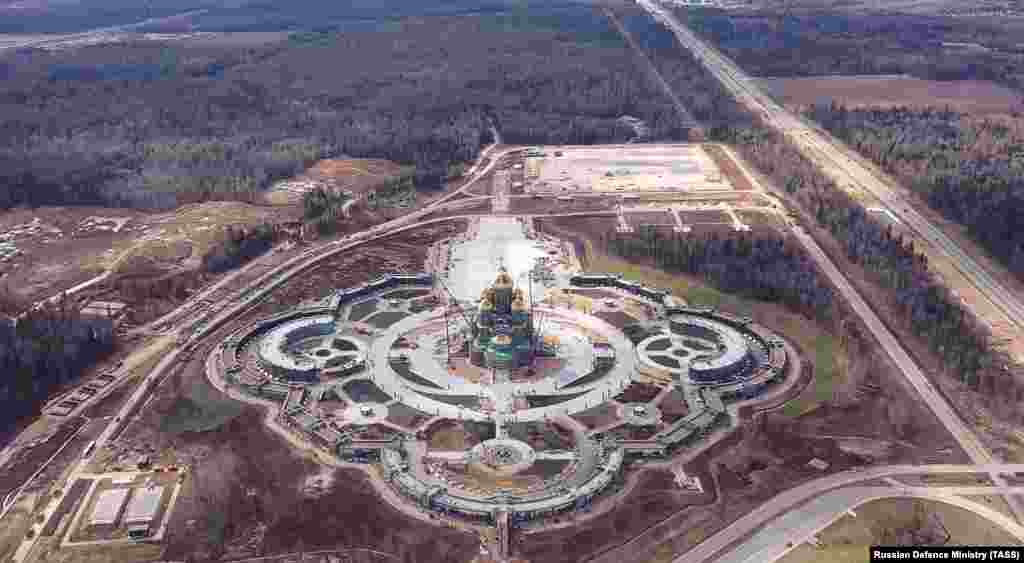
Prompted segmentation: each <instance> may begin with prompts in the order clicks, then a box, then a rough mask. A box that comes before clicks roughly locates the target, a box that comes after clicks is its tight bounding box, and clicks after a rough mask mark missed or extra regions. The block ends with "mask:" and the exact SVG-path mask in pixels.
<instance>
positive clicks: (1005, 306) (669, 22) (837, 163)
mask: <svg viewBox="0 0 1024 563" xmlns="http://www.w3.org/2000/svg"><path fill="white" fill-rule="evenodd" d="M638 4H639V5H640V6H641V7H643V8H644V9H645V10H647V11H648V12H650V13H651V14H652V15H653V16H654V17H655V19H657V20H658V21H660V22H662V23H663V24H665V25H666V26H667V27H668V28H669V29H670V30H671V31H672V32H673V33H674V34H675V36H676V37H677V38H678V39H679V41H680V43H682V45H683V46H684V47H686V48H687V49H689V50H690V51H691V52H693V54H694V55H695V56H696V57H697V58H698V59H699V60H700V61H701V62H703V63H704V64H705V66H706V67H707V68H708V70H709V71H711V72H712V73H713V74H714V75H715V77H716V78H718V79H719V81H721V83H722V84H723V86H725V88H726V89H728V90H729V91H730V92H732V93H733V94H734V95H735V97H736V98H737V100H739V102H740V103H742V104H744V105H746V106H747V107H748V108H749V109H751V110H752V111H753V112H754V113H756V114H758V115H760V116H762V117H763V118H764V119H765V120H766V122H767V123H768V124H769V125H770V126H772V127H774V128H776V129H778V130H779V131H780V132H781V133H782V134H784V135H786V136H787V137H789V138H790V139H791V140H792V141H793V142H794V144H795V145H796V146H797V147H798V148H799V149H800V150H801V151H802V152H803V154H804V155H805V156H806V157H808V158H809V159H811V160H812V161H815V162H817V163H818V164H819V165H820V168H821V170H822V171H823V172H825V173H826V174H827V175H828V176H830V177H831V178H832V179H833V180H834V181H835V182H836V183H837V184H838V185H839V186H843V187H845V188H847V189H849V188H853V189H854V190H858V189H859V190H862V191H863V192H864V193H867V194H871V195H872V196H874V198H876V199H877V200H878V201H879V202H881V204H882V205H884V206H885V207H886V208H887V209H888V211H889V212H890V213H892V215H894V216H896V217H897V218H898V219H899V221H900V222H902V223H903V224H904V225H906V226H907V227H909V228H910V229H912V230H913V231H914V232H916V233H917V234H918V235H919V237H920V238H921V239H922V240H923V241H926V244H921V245H919V246H921V247H923V248H921V250H924V251H925V252H926V253H927V254H929V255H930V256H929V257H930V258H931V257H933V256H934V257H936V258H939V260H932V262H933V263H940V261H941V259H942V258H945V259H946V260H945V261H946V262H948V263H949V264H950V265H951V267H950V268H949V271H945V272H941V273H942V275H943V277H945V278H946V282H947V284H949V285H950V286H951V289H956V288H957V287H958V286H959V287H963V288H969V289H974V290H976V293H975V292H973V291H971V292H967V293H966V294H965V295H962V297H963V299H964V300H965V304H966V306H967V307H968V308H970V309H971V310H972V311H973V312H974V313H975V315H976V316H977V317H978V318H979V319H981V320H982V321H983V322H986V323H987V324H988V325H989V326H990V327H992V328H996V329H1003V330H1005V329H1007V328H1010V329H1011V330H1013V331H1019V330H1021V329H1024V302H1022V300H1021V298H1020V297H1019V296H1017V295H1015V294H1014V293H1013V292H1012V291H1010V290H1009V289H1007V288H1006V287H1005V286H1003V285H1002V284H1001V283H1000V282H999V281H998V280H996V279H995V278H994V277H993V276H992V275H991V274H990V273H989V272H988V271H986V270H985V268H984V267H982V266H981V265H980V264H979V263H978V262H977V261H976V260H974V259H973V258H972V257H971V256H970V255H969V254H968V253H967V252H965V251H964V250H963V249H962V248H960V246H959V245H957V243H956V242H955V241H953V240H952V239H950V238H949V237H948V236H946V234H945V233H943V232H942V230H941V229H939V228H937V227H935V225H933V224H932V223H931V222H930V221H929V220H928V219H927V218H925V217H924V216H922V215H921V214H920V213H918V212H916V211H915V210H914V208H913V205H921V203H919V202H916V201H915V202H910V201H908V199H907V198H904V197H903V196H902V195H901V194H900V193H897V192H896V191H894V190H893V189H892V188H891V187H890V184H889V183H888V182H886V181H884V180H883V179H881V178H879V177H878V176H877V175H876V173H875V171H873V170H872V169H871V168H869V167H868V166H866V165H865V164H863V163H862V162H860V161H859V160H857V159H854V158H851V157H850V156H849V155H847V154H846V152H845V151H844V150H843V149H841V148H840V147H839V146H837V143H834V142H833V141H832V139H831V138H830V137H829V136H828V135H826V134H824V133H823V132H821V131H820V130H818V129H816V128H814V127H810V126H808V125H807V124H806V123H804V122H803V120H802V119H801V118H799V117H797V116H795V115H793V114H791V113H790V112H788V111H787V110H786V109H785V108H783V107H782V106H780V105H779V104H778V103H776V102H775V101H774V100H772V99H771V98H770V97H769V96H767V95H766V94H764V93H763V92H762V91H761V90H760V88H759V87H758V85H757V83H756V82H755V81H754V80H753V79H751V78H750V77H749V76H747V75H746V74H745V73H744V72H743V71H742V70H740V68H739V67H738V66H736V64H735V63H733V62H732V61H730V60H729V59H728V58H727V57H725V56H724V55H722V54H721V53H720V52H719V51H718V50H717V49H715V48H714V47H712V46H711V45H709V44H707V43H705V42H704V41H703V40H701V39H700V38H699V37H697V35H696V34H695V33H693V32H692V31H690V30H689V29H687V28H686V27H685V26H684V25H682V24H681V23H680V22H679V21H678V20H677V19H676V18H675V16H673V15H672V14H671V13H670V11H669V10H666V9H665V8H663V7H661V6H660V5H657V4H656V3H654V2H653V1H652V0H638Z"/></svg>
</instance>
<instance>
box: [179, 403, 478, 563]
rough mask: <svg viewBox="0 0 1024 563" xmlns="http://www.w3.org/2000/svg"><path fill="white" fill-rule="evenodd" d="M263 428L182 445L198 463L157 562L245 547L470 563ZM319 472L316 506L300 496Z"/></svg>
mask: <svg viewBox="0 0 1024 563" xmlns="http://www.w3.org/2000/svg"><path fill="white" fill-rule="evenodd" d="M261 418H262V413H261V412H260V410H259V409H254V408H247V409H246V412H245V413H244V414H243V415H242V416H240V417H238V418H236V419H234V420H232V421H231V422H229V423H228V424H226V425H225V426H223V427H221V428H219V429H217V430H215V431H211V432H205V433H201V434H195V435H188V436H186V437H183V440H182V441H183V442H184V443H183V444H182V445H183V446H184V447H188V448H190V449H193V450H195V451H196V452H197V453H199V454H200V455H199V457H198V459H197V460H196V463H195V466H194V472H193V473H192V477H191V478H190V479H189V480H188V481H187V482H186V484H187V486H186V488H185V489H184V490H183V495H182V497H181V498H179V502H178V506H177V508H176V510H175V514H174V515H173V516H172V522H171V528H170V534H169V537H168V539H167V552H166V554H165V558H167V559H172V560H182V559H188V558H192V560H209V559H211V558H215V557H216V554H218V553H220V552H222V550H223V548H224V546H235V545H245V544H249V545H251V546H252V547H251V548H250V549H247V550H244V551H243V550H238V549H236V550H233V552H234V554H235V556H239V555H242V554H243V553H246V552H248V554H250V556H255V555H261V554H275V553H290V552H295V551H297V550H300V549H306V550H310V551H312V550H317V549H331V548H338V547H370V548H373V549H375V550H378V551H382V552H386V553H390V554H393V555H395V556H396V558H397V560H399V561H407V562H410V563H413V562H420V561H460V562H461V561H468V560H469V559H470V558H471V557H472V554H473V552H474V551H475V549H476V545H477V540H476V539H475V538H473V537H472V536H470V535H468V534H465V533H462V532H458V531H455V530H451V529H447V528H443V527H440V526H430V525H427V524H425V523H422V522H419V521H417V520H414V519H412V518H410V517H408V516H405V515H404V514H401V513H399V512H398V511H396V510H394V509H393V508H391V507H390V506H389V505H387V503H386V502H384V501H383V500H382V499H380V498H379V497H377V495H376V493H375V491H374V489H373V487H372V486H371V485H370V483H369V482H368V481H367V477H366V476H365V475H363V473H362V472H360V471H358V470H354V469H335V470H329V471H327V470H324V469H323V468H321V467H319V466H318V465H317V464H315V463H313V462H311V461H309V460H306V459H303V458H301V457H299V456H297V455H295V454H294V453H293V449H292V448H291V447H290V446H289V445H288V444H287V443H285V442H284V441H283V440H281V439H279V438H278V437H276V436H274V435H271V434H270V433H269V431H268V430H266V428H265V426H264V425H263V422H262V420H261ZM324 471H326V472H327V479H328V481H329V482H330V486H329V487H327V488H326V490H324V491H321V492H320V493H319V494H318V495H316V496H313V495H311V494H309V493H308V492H307V491H304V485H305V484H306V482H307V480H309V479H310V478H311V477H313V476H316V475H318V474H320V473H322V472H324Z"/></svg>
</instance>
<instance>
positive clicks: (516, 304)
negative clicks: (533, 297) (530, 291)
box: [512, 299, 526, 311]
mask: <svg viewBox="0 0 1024 563" xmlns="http://www.w3.org/2000/svg"><path fill="white" fill-rule="evenodd" d="M525 309H526V303H524V302H523V300H522V299H513V300H512V310H513V311H523V310H525Z"/></svg>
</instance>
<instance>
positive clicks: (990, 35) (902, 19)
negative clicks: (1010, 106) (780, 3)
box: [676, 9, 1024, 91]
mask: <svg viewBox="0 0 1024 563" xmlns="http://www.w3.org/2000/svg"><path fill="white" fill-rule="evenodd" d="M676 13H677V15H678V16H679V17H680V19H681V20H682V21H684V22H686V24H687V25H688V26H690V27H691V28H692V29H693V30H694V31H696V32H697V33H699V34H701V35H703V36H704V37H706V38H707V39H709V40H711V41H712V42H714V43H715V44H716V45H717V46H718V47H719V48H720V49H722V51H723V52H724V53H725V54H726V55H728V56H729V57H731V58H732V59H733V60H735V61H736V62H737V64H739V65H740V66H741V67H743V69H744V70H746V71H747V72H750V73H751V74H754V75H756V76H818V75H832V74H910V75H913V76H916V77H918V78H924V79H932V80H968V79H979V80H992V81H995V82H999V83H1001V84H1004V85H1007V86H1009V87H1011V88H1015V89H1016V90H1018V91H1024V50H1022V49H1021V45H1020V39H1019V38H1020V37H1021V34H1022V33H1024V26H1022V25H1021V24H1020V22H1014V21H996V20H980V19H971V18H954V17H943V16H921V15H911V14H850V13H832V12H814V13H785V14H783V13H778V12H769V11H764V12H753V13H742V14H739V13H734V12H726V11H722V10H715V9H710V10H709V9H700V10H691V9H678V10H677V11H676ZM944 43H945V44H946V45H945V46H944V45H943V44H944ZM957 43H960V44H974V43H976V44H978V47H974V48H971V47H969V46H968V47H962V46H957V45H951V44H957Z"/></svg>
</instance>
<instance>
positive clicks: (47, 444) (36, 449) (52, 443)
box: [0, 418, 85, 499]
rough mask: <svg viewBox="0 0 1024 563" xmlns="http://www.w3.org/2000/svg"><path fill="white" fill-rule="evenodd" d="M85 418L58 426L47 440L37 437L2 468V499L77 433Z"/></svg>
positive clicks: (0, 493)
mask: <svg viewBox="0 0 1024 563" xmlns="http://www.w3.org/2000/svg"><path fill="white" fill-rule="evenodd" d="M84 423H85V420H84V419H82V418H75V419H73V420H69V421H67V422H66V423H64V424H62V425H61V426H60V427H59V428H56V429H55V430H54V431H53V432H52V433H51V434H50V435H49V437H47V438H46V439H45V440H43V439H41V438H40V439H37V441H34V442H33V443H35V444H36V445H35V446H33V447H27V448H23V449H22V450H21V451H19V452H18V453H17V454H15V455H14V457H13V458H12V459H11V460H10V461H8V462H7V463H5V464H4V466H3V467H2V468H0V499H3V498H4V497H5V496H6V495H7V494H8V493H9V492H11V491H13V490H14V489H16V488H18V487H19V486H21V484H22V483H24V482H25V480H26V479H28V478H29V477H30V476H31V475H32V474H33V473H35V472H36V470H38V469H39V467H40V466H41V465H42V464H43V462H45V461H46V460H47V459H50V457H52V456H53V455H54V454H55V453H57V450H59V449H60V447H61V445H62V444H64V442H66V441H67V440H68V438H70V437H71V435H72V434H74V433H75V431H76V430H78V428H79V427H80V426H82V424H84Z"/></svg>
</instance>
